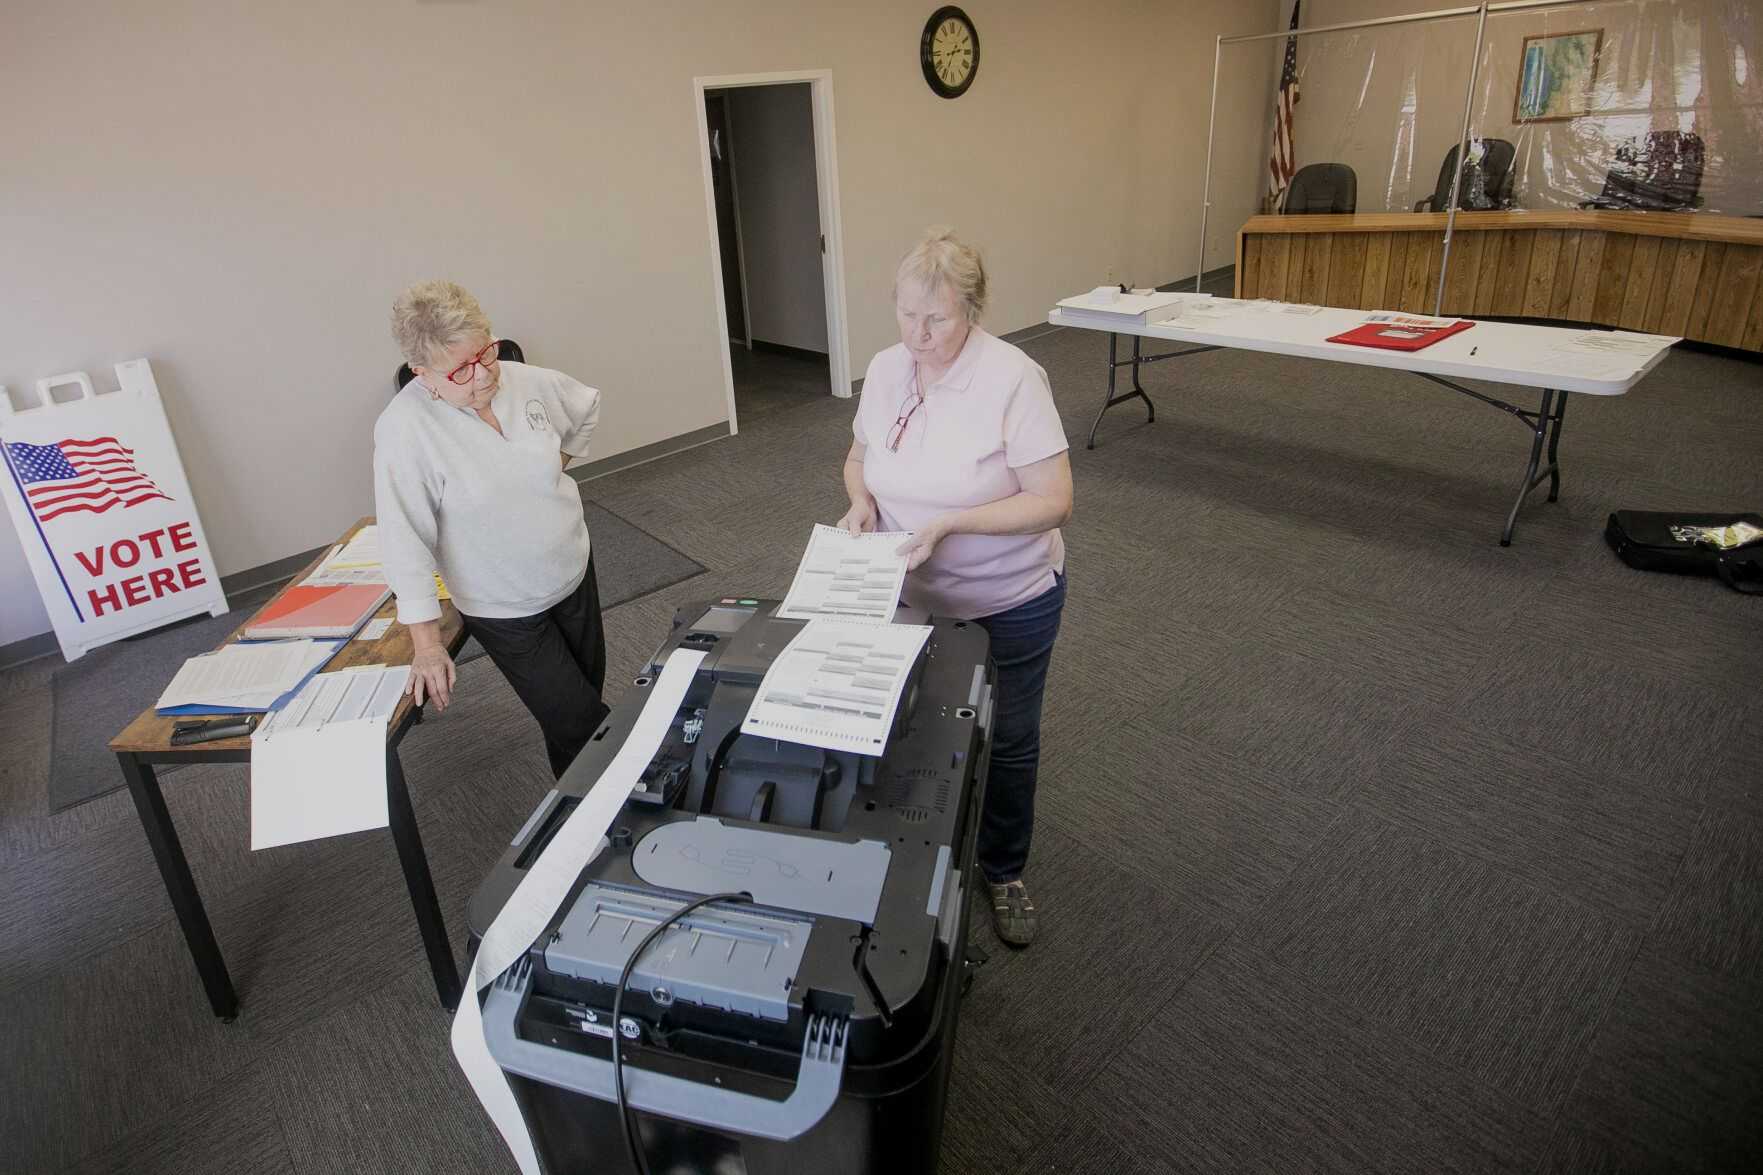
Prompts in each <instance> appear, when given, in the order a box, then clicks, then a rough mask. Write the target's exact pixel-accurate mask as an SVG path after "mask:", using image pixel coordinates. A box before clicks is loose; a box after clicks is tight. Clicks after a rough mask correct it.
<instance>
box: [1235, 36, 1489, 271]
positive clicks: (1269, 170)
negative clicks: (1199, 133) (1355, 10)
mask: <svg viewBox="0 0 1763 1175" xmlns="http://www.w3.org/2000/svg"><path fill="white" fill-rule="evenodd" d="M1307 8H1308V6H1306V9H1307ZM1288 11H1289V10H1288ZM1305 15H1306V16H1308V15H1309V13H1308V11H1307V10H1306V13H1305ZM1475 25H1476V18H1475V17H1473V16H1466V17H1450V18H1445V19H1441V20H1436V21H1426V22H1417V23H1413V24H1398V25H1380V26H1373V27H1369V28H1362V29H1353V30H1346V31H1342V32H1335V33H1311V34H1306V35H1302V36H1299V37H1298V38H1297V39H1296V43H1297V60H1296V72H1297V81H1298V100H1297V103H1296V105H1295V107H1294V108H1293V117H1292V128H1291V142H1292V148H1293V151H1292V161H1291V162H1292V164H1293V167H1294V174H1293V176H1292V181H1291V183H1290V184H1277V183H1276V181H1275V173H1274V168H1273V166H1272V160H1273V141H1274V125H1275V119H1276V118H1277V117H1278V113H1279V82H1280V77H1281V72H1282V67H1283V65H1284V61H1285V54H1286V40H1287V39H1286V38H1285V37H1279V38H1277V39H1273V40H1256V41H1245V42H1239V43H1236V44H1231V43H1228V42H1227V43H1226V44H1224V45H1223V46H1222V48H1221V53H1220V58H1219V67H1218V76H1219V97H1218V110H1219V117H1220V118H1223V117H1224V114H1225V112H1226V111H1229V110H1241V109H1243V104H1249V105H1250V106H1251V108H1254V109H1259V110H1260V111H1261V112H1262V113H1261V117H1260V120H1259V122H1260V130H1261V133H1260V134H1258V135H1256V136H1254V137H1252V138H1243V137H1240V136H1236V137H1227V136H1219V137H1218V138H1217V139H1216V140H1215V142H1214V146H1213V154H1212V188H1211V204H1212V207H1211V210H1210V211H1211V215H1212V217H1213V218H1214V219H1213V221H1212V223H1211V225H1210V227H1209V229H1208V232H1207V240H1206V242H1205V247H1206V255H1205V257H1203V258H1202V270H1203V271H1204V270H1205V269H1206V268H1208V267H1210V266H1215V265H1225V264H1229V263H1230V260H1231V253H1230V250H1232V249H1234V247H1235V235H1236V231H1237V229H1238V228H1240V227H1241V225H1242V221H1243V218H1244V217H1243V214H1244V213H1247V214H1257V213H1275V214H1283V213H1291V214H1293V215H1297V214H1300V213H1305V212H1315V213H1326V212H1355V213H1383V212H1412V211H1415V209H1416V206H1417V205H1419V206H1422V207H1424V208H1430V207H1432V206H1433V205H1432V201H1433V200H1434V197H1435V192H1436V190H1437V188H1438V183H1439V177H1440V174H1441V171H1442V169H1443V167H1444V164H1445V154H1446V152H1447V151H1448V150H1450V149H1451V148H1452V147H1453V146H1454V145H1455V144H1456V141H1457V135H1458V134H1459V132H1460V131H1461V130H1462V128H1463V99H1464V95H1465V94H1466V93H1467V92H1468V89H1469V70H1470V64H1471V61H1472V60H1473V58H1474V56H1475V54H1474V47H1475ZM1251 77H1252V78H1254V79H1256V80H1257V81H1258V82H1259V83H1260V85H1259V88H1258V89H1256V90H1255V91H1254V92H1253V93H1249V92H1245V91H1246V88H1245V86H1244V84H1243V80H1244V79H1245V78H1251ZM1446 186H1447V188H1448V186H1449V182H1448V177H1447V182H1446ZM1438 210H1439V211H1441V212H1442V211H1443V210H1444V206H1443V204H1442V203H1440V204H1439V205H1438Z"/></svg>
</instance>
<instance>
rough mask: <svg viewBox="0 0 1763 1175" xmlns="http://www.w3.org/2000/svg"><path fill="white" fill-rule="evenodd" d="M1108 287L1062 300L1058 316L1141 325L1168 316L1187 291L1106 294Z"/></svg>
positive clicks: (1076, 319) (1086, 320)
mask: <svg viewBox="0 0 1763 1175" xmlns="http://www.w3.org/2000/svg"><path fill="white" fill-rule="evenodd" d="M1107 290H1108V287H1106V286H1103V287H1102V288H1101V289H1100V290H1095V291H1092V292H1090V293H1088V294H1079V295H1078V296H1077V297H1075V298H1064V299H1061V300H1060V302H1059V316H1060V317H1061V318H1063V319H1065V320H1066V321H1068V322H1077V323H1093V324H1096V325H1099V326H1109V325H1114V326H1120V325H1127V324H1132V325H1138V326H1143V325H1144V324H1145V323H1147V322H1155V321H1157V320H1158V319H1160V318H1167V317H1168V316H1169V315H1171V314H1173V313H1175V312H1176V308H1177V307H1178V306H1179V305H1180V303H1181V302H1183V301H1185V300H1186V298H1187V295H1184V294H1168V293H1162V292H1156V293H1150V294H1122V293H1119V292H1118V291H1116V292H1115V293H1114V296H1113V297H1112V298H1111V299H1109V298H1105V297H1104V295H1105V294H1106V292H1107Z"/></svg>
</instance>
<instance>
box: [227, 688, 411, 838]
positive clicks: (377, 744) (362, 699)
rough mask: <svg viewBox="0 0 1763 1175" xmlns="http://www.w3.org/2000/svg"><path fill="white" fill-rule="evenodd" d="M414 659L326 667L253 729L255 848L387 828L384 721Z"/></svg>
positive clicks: (252, 836)
mask: <svg viewBox="0 0 1763 1175" xmlns="http://www.w3.org/2000/svg"><path fill="white" fill-rule="evenodd" d="M409 679H410V666H408V665H398V666H393V667H390V668H388V667H386V666H383V665H368V666H362V667H360V668H355V669H345V670H342V671H340V672H337V673H321V674H319V675H318V676H317V677H314V678H313V679H312V680H311V681H309V682H307V683H306V685H305V686H304V687H303V688H302V689H301V690H300V692H299V693H298V694H296V695H295V696H294V698H293V699H292V700H291V701H289V702H288V704H287V705H286V706H283V707H282V708H281V709H280V710H277V711H276V712H275V713H274V714H272V715H271V716H270V717H269V719H268V720H267V721H265V722H264V724H263V725H262V726H260V727H259V728H258V729H257V732H256V733H255V734H253V735H252V736H251V847H252V848H253V849H266V848H270V847H272V846H274V845H285V844H293V843H294V842H296V841H306V840H316V839H318V838H319V837H324V836H338V835H341V834H343V833H346V832H360V831H363V830H365V829H369V828H384V827H385V825H386V821H387V808H386V724H387V722H388V721H390V719H391V716H392V712H393V711H394V710H396V709H397V707H398V699H399V698H401V697H403V696H404V687H405V685H406V684H407V683H408V681H409Z"/></svg>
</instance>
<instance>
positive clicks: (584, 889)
mask: <svg viewBox="0 0 1763 1175" xmlns="http://www.w3.org/2000/svg"><path fill="white" fill-rule="evenodd" d="M776 608H777V602H776V601H771V600H754V599H735V598H730V599H724V600H721V601H718V602H712V603H706V604H703V605H698V606H693V607H688V608H685V609H682V610H681V611H679V612H678V613H677V614H676V615H675V617H674V621H673V628H672V631H671V632H670V633H669V635H668V637H667V639H666V640H665V641H664V642H663V643H662V645H661V647H660V648H659V649H658V650H657V651H656V653H655V654H654V656H653V657H652V658H651V659H650V662H649V664H648V665H647V666H645V668H644V669H643V671H642V673H641V674H639V675H638V676H637V677H636V678H635V681H634V685H633V687H632V688H630V689H629V690H627V691H626V692H625V695H624V697H623V699H622V700H621V702H620V704H619V705H618V706H617V707H615V708H614V709H613V711H612V712H611V714H610V716H609V717H608V718H607V719H606V721H605V723H604V724H603V726H602V729H601V730H599V731H598V732H596V734H595V735H594V737H593V739H592V740H591V741H590V742H589V743H588V745H587V748H586V749H585V750H584V751H583V752H582V754H581V756H580V757H579V758H578V759H577V760H576V762H575V763H574V764H573V765H572V766H571V767H570V769H569V770H568V771H567V772H565V774H564V776H563V778H562V779H561V780H559V781H558V784H557V786H556V788H555V789H554V790H553V791H551V792H550V793H549V794H548V795H547V796H546V797H545V798H544V800H543V801H542V802H541V803H540V804H539V806H538V808H537V809H535V810H534V812H533V813H532V815H531V817H530V818H529V819H528V820H527V821H526V823H525V824H524V825H523V826H522V828H521V829H520V830H519V832H518V834H517V835H516V836H515V838H514V841H513V843H512V844H511V845H510V846H509V847H508V849H507V851H506V852H505V853H504V854H503V856H502V859H501V860H500V861H499V862H498V863H497V865H496V866H495V869H494V870H493V872H492V873H491V874H490V876H489V878H488V879H487V880H486V881H485V882H484V883H483V885H482V887H481V888H480V889H479V890H478V892H477V893H476V894H475V895H474V897H473V898H472V901H471V905H470V911H469V921H470V926H471V931H472V939H473V943H474V944H475V942H476V941H477V939H478V938H479V937H480V936H481V935H482V934H483V933H484V932H485V930H486V929H487V928H488V927H489V926H490V924H491V923H492V922H493V921H494V920H495V918H496V915H497V913H498V912H499V911H500V910H501V908H502V906H503V904H504V903H505V902H506V901H507V900H508V898H509V896H510V895H511V894H512V893H513V891H514V889H515V887H516V886H517V885H518V884H519V882H520V880H521V878H522V876H523V875H524V872H525V870H526V869H527V868H528V867H529V866H530V865H531V864H532V863H533V861H535V860H536V859H537V858H538V857H539V855H540V854H541V853H543V851H544V849H545V846H546V843H547V841H548V840H549V838H550V837H551V835H552V834H553V833H554V832H555V831H556V829H558V828H559V827H561V825H562V823H563V822H564V821H565V820H566V819H567V818H568V817H569V815H570V813H571V812H572V811H573V809H574V807H575V805H576V803H577V801H578V800H579V799H580V797H581V796H582V795H583V794H585V793H586V791H587V789H589V788H591V787H592V786H593V784H594V783H595V781H596V780H598V779H599V778H600V775H601V773H602V772H603V771H604V769H605V768H606V766H607V764H608V763H609V762H610V761H611V760H612V757H613V756H614V754H615V753H616V752H617V751H618V749H619V747H620V746H621V745H622V744H623V742H624V739H625V737H626V735H627V734H629V733H630V731H631V729H632V727H633V725H634V723H635V721H636V718H637V715H638V714H639V713H640V712H641V710H642V708H643V706H644V703H645V701H646V700H647V697H648V692H649V689H650V687H651V686H652V684H653V683H654V681H655V679H656V678H657V676H658V675H659V674H660V672H661V670H662V667H663V666H664V665H665V663H666V661H667V659H668V657H669V656H670V655H671V654H672V653H673V652H674V651H675V650H676V649H697V650H702V651H703V653H704V658H703V660H702V662H701V663H700V665H699V668H698V670H697V672H696V674H695V676H694V679H693V681H692V684H691V687H690V690H689V692H688V693H687V696H686V699H685V702H684V704H683V705H682V706H681V707H680V709H679V711H678V713H677V714H676V715H675V716H674V719H673V723H672V727H671V729H670V730H669V731H668V733H667V735H666V737H665V738H664V739H663V741H662V744H661V747H660V749H659V751H658V752H657V753H656V754H655V756H654V758H653V760H652V761H651V762H650V764H649V766H648V768H647V769H646V770H645V772H644V775H643V780H642V783H641V784H640V785H639V787H638V788H637V790H635V791H634V792H633V793H632V794H631V796H630V798H629V799H628V800H627V801H626V802H625V804H624V807H623V809H622V810H621V812H620V813H619V815H618V816H617V817H615V819H614V820H613V824H612V827H611V829H610V830H609V831H608V834H607V837H608V841H609V844H608V847H607V848H606V849H604V850H603V851H601V852H600V853H599V855H598V856H596V857H595V858H594V860H593V861H592V862H591V863H590V864H589V865H588V866H587V867H586V868H585V869H584V870H583V871H582V873H581V876H580V878H579V879H578V881H577V883H576V887H575V889H574V890H572V892H571V895H570V897H569V898H567V899H566V900H565V901H564V903H563V904H562V906H561V907H560V909H559V912H558V914H557V915H556V916H555V917H554V918H553V919H552V921H551V924H550V925H549V927H548V928H547V931H546V933H545V934H543V935H542V936H541V937H540V939H539V941H537V942H535V943H534V944H533V945H532V947H531V948H530V950H529V951H528V952H527V954H526V956H525V957H524V958H522V959H521V960H520V961H519V962H517V963H516V964H515V965H514V966H513V967H512V968H510V969H509V971H508V972H507V973H505V974H504V975H503V976H502V977H501V978H500V979H498V980H497V981H496V982H495V983H493V984H491V985H490V987H489V988H488V989H487V990H486V994H485V1002H484V1008H483V1019H484V1031H485V1038H486V1042H487V1044H488V1046H489V1049H490V1053H491V1055H492V1056H493V1057H494V1058H495V1059H496V1061H497V1063H498V1064H499V1065H500V1066H501V1067H502V1069H503V1070H504V1072H505V1073H506V1074H507V1076H508V1080H509V1083H510V1085H511V1086H512V1087H513V1089H514V1091H515V1096H516V1099H517V1101H518V1102H519V1103H520V1106H521V1110H522V1113H523V1115H524V1117H525V1119H526V1122H527V1125H528V1128H529V1130H530V1132H531V1134H532V1137H533V1139H534V1142H535V1146H536V1148H537V1151H538V1154H539V1156H540V1159H541V1162H542V1163H543V1165H544V1167H545V1169H546V1170H547V1171H548V1172H552V1173H554V1175H561V1173H563V1172H576V1171H593V1172H608V1173H610V1172H624V1171H628V1170H630V1169H631V1167H632V1163H631V1161H630V1159H629V1158H628V1157H627V1152H626V1150H625V1149H624V1143H623V1140H622V1137H621V1131H620V1124H619V1120H618V1108H617V1105H616V1099H615V1092H614V1090H615V1082H614V1075H613V1065H612V1060H611V1057H612V1051H611V1036H612V1033H613V1032H615V1031H616V1032H618V1033H619V1034H620V1042H619V1043H620V1051H621V1053H622V1062H621V1063H622V1066H623V1069H622V1077H623V1084H624V1089H625V1103H626V1105H627V1106H628V1107H629V1111H630V1119H631V1123H632V1129H634V1130H635V1131H636V1134H637V1139H638V1145H639V1146H640V1147H641V1149H642V1153H643V1156H644V1158H645V1160H646V1162H647V1165H648V1166H649V1168H650V1170H652V1171H657V1172H659V1171H669V1170H673V1171H715V1172H729V1173H735V1172H742V1173H748V1175H768V1173H771V1172H785V1171H788V1172H791V1173H792V1175H798V1173H800V1172H809V1171H814V1172H818V1171H835V1170H836V1171H839V1172H841V1173H848V1175H861V1173H864V1172H871V1171H875V1172H882V1171H886V1172H929V1171H934V1170H935V1168H936V1163H937V1152H938V1145H939V1141H940V1137H941V1131H942V1119H943V1105H944V1101H945V1098H946V1094H947V1088H948V1079H949V1067H950V1064H951V1060H952V1057H953V1054H954V1039H955V1023H956V1016H957V1011H958V1007H959V1001H960V995H961V990H962V987H963V982H962V981H963V978H964V970H965V958H966V941H967V922H966V909H967V896H968V895H967V878H968V875H969V871H970V867H971V866H972V864H973V855H974V841H975V836H976V834H977V831H978V823H979V812H980V802H981V798H982V792H983V790H984V784H985V778H986V768H987V764H988V761H989V752H990V740H989V737H988V731H989V722H990V717H991V708H992V701H991V699H992V681H993V677H992V670H991V666H990V662H989V661H988V657H987V651H988V647H989V640H988V637H987V634H986V632H985V630H984V629H983V628H981V627H980V626H979V625H977V624H973V623H970V622H966V621H959V620H940V619H938V620H926V619H925V618H924V617H923V616H922V615H920V616H918V617H916V619H917V620H918V621H919V622H923V623H928V624H930V625H931V626H932V632H931V635H930V637H929V639H928V640H927V641H926V643H925V646H924V649H923V651H921V652H920V654H919V656H918V659H917V663H916V665H915V666H914V668H913V671H912V674H911V676H910V679H909V682H908V685H907V687H906V690H905V692H904V694H903V695H902V698H901V702H900V706H899V709H898V711H897V713H896V716H895V720H894V725H893V727H892V733H891V735H890V736H889V738H888V740H887V744H886V747H885V749H884V751H883V753H882V754H881V755H880V756H879V757H870V756H863V755H857V754H853V753H849V752H844V751H831V750H823V749H821V748H819V747H811V746H804V745H798V744H794V743H788V742H782V741H779V740H776V739H770V738H760V737H757V736H755V735H751V734H743V733H742V732H741V722H742V719H743V718H744V717H745V716H746V714H747V710H748V707H749V706H750V705H751V704H752V702H753V699H754V697H755V694H756V691H757V689H758V686H759V684H760V681H761V679H762V678H763V676H764V674H765V671H766V669H767V668H768V667H769V666H770V664H771V663H772V660H773V659H774V658H775V657H777V655H778V654H779V653H780V652H782V650H783V649H784V647H785V646H786V645H787V644H788V643H789V641H790V640H791V638H792V637H794V636H795V635H796V633H797V631H798V630H799V629H800V628H801V626H802V624H803V622H802V621H798V620H787V619H781V618H779V617H777V616H776V615H775V611H776ZM906 612H907V610H906V609H901V616H900V617H899V618H898V620H907V619H909V617H908V616H907V615H906ZM730 891H734V892H742V893H746V894H749V895H750V896H751V902H750V903H740V904H732V903H731V904H720V903H718V904H712V905H709V906H705V907H703V908H701V909H698V910H696V911H693V912H692V913H690V914H688V915H686V916H685V917H684V918H683V919H681V920H680V921H679V922H678V923H676V924H675V925H674V926H673V927H671V928H669V929H668V930H667V931H666V932H665V933H664V934H663V935H662V937H661V938H660V939H658V940H657V941H656V942H655V943H654V944H653V945H652V946H651V947H650V948H649V949H648V950H647V951H645V952H644V953H643V955H642V956H641V958H640V959H639V961H638V962H637V963H636V965H635V968H634V971H633V973H632V977H631V980H630V982H629V984H628V985H627V986H626V988H625V991H624V995H623V999H622V1007H621V1009H620V1023H619V1024H617V1025H614V1024H612V1022H611V1020H612V1015H611V1013H612V1008H613V1000H614V991H615V988H616V987H617V984H618V979H619V976H620V973H621V971H622V970H623V969H624V967H625V964H626V963H627V961H628V960H629V959H630V956H631V953H632V951H633V950H634V949H635V948H636V946H637V944H638V943H639V942H641V940H642V939H643V938H644V937H645V936H646V935H647V933H648V932H649V931H651V930H652V929H654V928H655V927H656V926H657V925H658V924H659V923H660V922H661V921H663V920H664V919H666V918H667V917H668V916H669V915H671V914H677V913H678V911H679V910H680V908H681V907H683V906H684V905H686V904H688V903H690V902H691V901H694V900H696V899H698V898H699V897H701V896H703V895H707V894H715V893H723V892H730Z"/></svg>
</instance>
